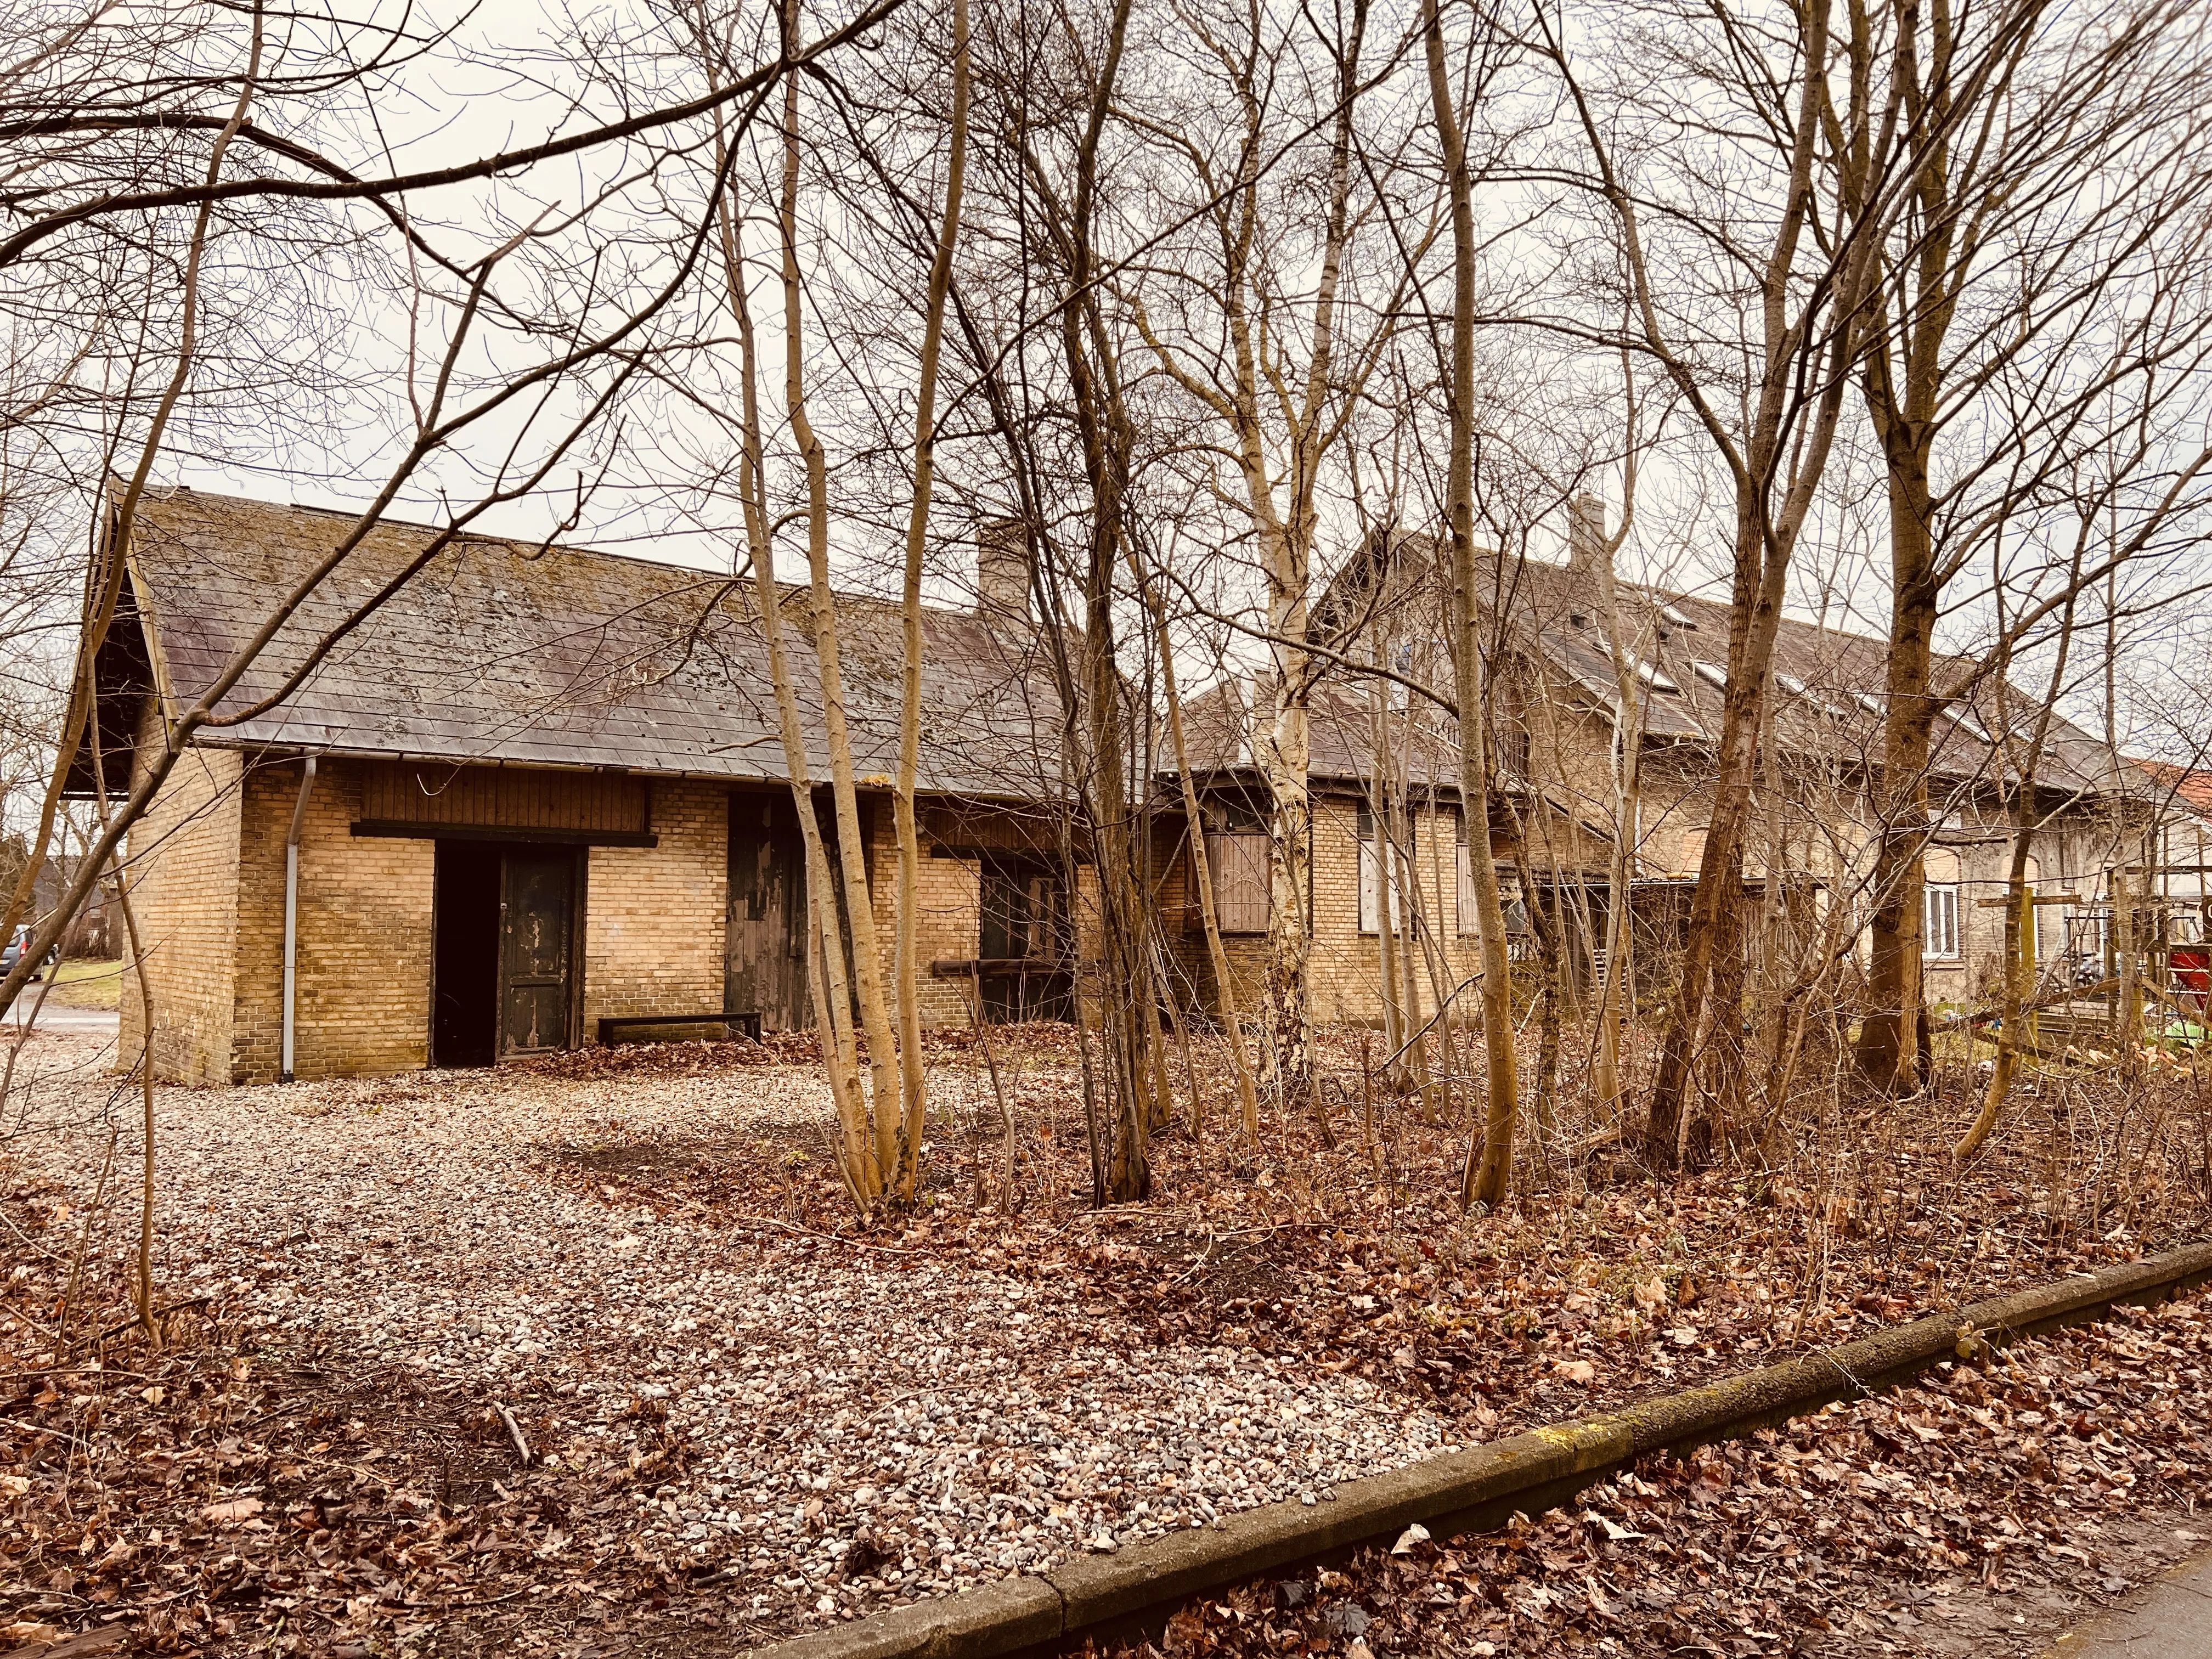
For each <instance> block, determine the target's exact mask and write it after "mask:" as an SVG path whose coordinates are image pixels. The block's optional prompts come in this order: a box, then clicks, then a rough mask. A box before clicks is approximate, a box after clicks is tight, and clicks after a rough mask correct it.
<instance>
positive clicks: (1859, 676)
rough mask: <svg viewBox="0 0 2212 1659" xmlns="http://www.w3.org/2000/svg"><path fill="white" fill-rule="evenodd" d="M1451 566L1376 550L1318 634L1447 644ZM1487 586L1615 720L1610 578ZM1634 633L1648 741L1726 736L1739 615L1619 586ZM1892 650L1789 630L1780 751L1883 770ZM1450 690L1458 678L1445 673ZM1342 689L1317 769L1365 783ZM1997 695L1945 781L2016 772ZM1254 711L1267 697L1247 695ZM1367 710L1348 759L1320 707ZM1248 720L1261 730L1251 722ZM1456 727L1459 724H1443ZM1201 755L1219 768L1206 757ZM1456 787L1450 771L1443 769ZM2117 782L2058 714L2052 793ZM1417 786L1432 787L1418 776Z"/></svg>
mask: <svg viewBox="0 0 2212 1659" xmlns="http://www.w3.org/2000/svg"><path fill="white" fill-rule="evenodd" d="M1443 556H1444V554H1443V547H1442V544H1441V543H1440V542H1439V541H1438V540H1437V538H1431V537H1428V536H1422V535H1405V534H1400V535H1395V536H1392V537H1389V538H1381V537H1378V538H1376V539H1375V540H1374V541H1371V542H1370V544H1368V545H1367V546H1366V547H1365V548H1364V549H1363V550H1361V551H1360V552H1359V553H1358V554H1357V555H1355V556H1354V557H1353V558H1352V560H1351V561H1349V562H1347V563H1346V567H1345V568H1343V569H1342V570H1340V572H1339V573H1338V574H1337V576H1336V577H1335V579H1334V580H1333V581H1332V582H1331V583H1330V585H1329V587H1328V591H1327V592H1325V593H1324V595H1323V597H1322V600H1321V602H1320V603H1319V604H1318V605H1316V607H1315V611H1314V616H1315V623H1314V627H1315V637H1316V638H1317V639H1331V640H1338V639H1342V638H1345V637H1346V636H1349V635H1356V634H1358V631H1359V630H1360V629H1361V628H1362V627H1363V625H1364V624H1365V623H1368V622H1370V620H1373V621H1383V622H1385V623H1387V624H1388V626H1389V630H1390V632H1391V634H1392V635H1393V637H1395V638H1405V637H1415V638H1419V637H1422V636H1424V635H1431V634H1432V635H1435V636H1436V643H1437V647H1438V649H1437V650H1436V651H1434V652H1432V653H1430V654H1431V656H1432V657H1434V658H1435V659H1437V663H1438V664H1439V665H1442V663H1443V653H1442V650H1441V642H1442V640H1443V635H1444V634H1445V633H1446V631H1447V630H1446V629H1445V627H1444V624H1443V618H1442V615H1441V595H1442V591H1443V589H1442V585H1441V584H1439V583H1437V581H1435V580H1433V576H1432V574H1431V573H1432V568H1433V562H1435V561H1437V560H1440V559H1442V558H1443ZM1479 579H1480V580H1481V581H1482V582H1483V585H1484V588H1485V593H1486V598H1485V601H1484V603H1485V607H1486V610H1487V611H1489V612H1490V613H1491V614H1492V615H1501V614H1502V615H1503V616H1504V617H1505V618H1506V619H1507V622H1508V627H1507V629H1506V630H1505V634H1506V638H1507V640H1508V642H1509V645H1510V647H1511V648H1513V649H1516V650H1518V651H1520V652H1522V653H1526V654H1527V656H1528V658H1530V659H1533V660H1534V661H1537V662H1539V663H1541V664H1542V665H1545V666H1546V667H1547V669H1548V670H1549V675H1548V678H1550V679H1551V680H1552V682H1553V684H1554V685H1555V686H1557V687H1559V689H1560V690H1564V691H1565V692H1566V694H1567V695H1569V696H1571V697H1573V698H1574V699H1576V700H1577V701H1579V702H1583V703H1585V704H1587V705H1588V706H1589V707H1591V708H1598V709H1605V710H1609V709H1610V708H1612V706H1613V702H1614V699H1615V684H1614V675H1613V658H1612V654H1611V652H1610V649H1609V647H1608V646H1607V639H1606V633H1605V629H1604V626H1603V624H1602V623H1601V620H1600V611H1599V604H1598V591H1597V580H1596V577H1595V574H1592V573H1590V572H1589V571H1586V570H1582V569H1577V568H1571V567H1569V566H1566V565H1556V564H1546V563H1541V562H1537V561H1534V560H1525V561H1516V562H1501V561H1499V560H1498V558H1497V557H1496V556H1495V555H1494V554H1485V555H1484V562H1483V565H1482V568H1481V569H1480V573H1479ZM1615 603H1616V605H1617V606H1618V609H1619V611H1620V623H1621V633H1622V635H1623V637H1624V641H1626V643H1627V644H1629V645H1630V646H1631V647H1632V649H1633V651H1634V653H1635V654H1636V655H1637V656H1638V658H1639V659H1640V661H1641V668H1640V670H1639V678H1640V681H1641V684H1640V687H1639V690H1640V696H1639V697H1638V702H1639V703H1640V704H1641V705H1642V707H1641V711H1640V712H1641V717H1642V720H1643V727H1644V735H1645V737H1646V738H1657V739H1662V740H1675V741H1680V742H1684V743H1689V744H1699V743H1706V742H1711V741H1713V740H1715V739H1717V738H1718V737H1719V735H1720V730H1721V718H1722V705H1723V698H1724V688H1725V685H1726V664H1727V661H1728V636H1729V607H1728V606H1727V605H1725V604H1722V603H1717V602H1716V601H1714V600H1711V599H1699V598H1696V597H1693V596H1692V595H1689V594H1682V593H1673V592H1667V591H1665V590H1663V589H1658V588H1651V587H1643V586H1636V585H1634V584H1632V583H1628V582H1620V583H1618V584H1616V587H1615ZM1886 664H1887V645H1886V644H1885V642H1884V641H1881V640H1879V639H1875V638H1873V637H1870V636H1869V635H1863V634H1854V633H1849V632H1846V631H1844V630H1843V629H1834V628H1826V627H1822V626H1820V625H1818V624H1815V623H1805V622H1799V621H1796V620H1794V619H1787V618H1785V619H1784V621H1783V622H1782V623H1781V624H1780V628H1779V630H1778V635H1777V637H1776V641H1775V653H1774V667H1775V678H1776V685H1777V690H1778V692H1779V694H1780V695H1778V696H1777V697H1776V698H1775V699H1774V702H1773V706H1772V709H1771V716H1770V718H1771V720H1772V723H1773V725H1772V729H1773V732H1774V735H1775V738H1776V741H1777V743H1778V746H1779V747H1780V748H1781V749H1782V750H1784V751H1785V752H1790V753H1793V754H1796V755H1797V756H1800V757H1814V758H1820V759H1826V760H1829V761H1832V762H1834V763H1840V764H1846V765H1863V764H1871V763H1879V761H1880V759H1881V734H1882V724H1883V701H1882V691H1883V684H1884V675H1885V668H1886ZM1971 667H1972V664H1971V663H1970V662H1968V661H1967V660H1966V659H1957V658H1953V659H1938V664H1937V668H1938V672H1939V675H1940V674H1941V673H1942V671H1944V670H1946V669H1949V670H1953V671H1959V672H1960V673H1963V672H1964V671H1966V670H1967V669H1970V668H1971ZM1440 678H1441V680H1442V681H1443V684H1444V687H1445V689H1446V690H1447V691H1448V690H1449V670H1448V668H1446V669H1443V670H1442V672H1441V674H1440ZM1334 684H1335V685H1337V686H1339V687H1341V686H1346V685H1350V686H1351V687H1352V689H1351V690H1348V691H1337V692H1334V693H1332V692H1331V690H1330V686H1331V682H1329V681H1324V683H1323V687H1322V690H1321V692H1320V693H1318V694H1317V695H1316V713H1315V718H1314V726H1315V734H1314V770H1315V773H1316V775H1345V776H1352V777H1358V776H1364V775H1366V771H1367V769H1368V768H1367V761H1366V756H1367V751H1368V744H1369V743H1370V737H1369V735H1368V734H1369V733H1370V732H1371V730H1372V726H1371V722H1370V721H1369V720H1367V718H1366V716H1365V714H1364V710H1365V708H1366V703H1367V693H1366V691H1365V690H1364V685H1361V684H1357V683H1355V682H1354V681H1352V679H1351V678H1349V677H1346V676H1343V675H1342V674H1341V673H1339V674H1338V675H1337V676H1336V678H1334ZM1996 694H1997V687H1996V682H1995V680H1994V678H1985V679H1984V680H1983V681H1982V683H1981V684H1980V686H1979V687H1978V690H1976V691H1975V693H1974V694H1973V696H1972V698H1971V699H1970V700H1968V701H1967V702H1965V703H1963V704H1954V706H1953V708H1952V709H1951V711H1950V712H1948V713H1947V714H1944V715H1943V716H1941V717H1939V718H1938V719H1937V720H1936V732H1935V769H1936V772H1937V773H1938V774H1939V775H1942V776H1945V777H1948V778H1954V779H1968V778H1976V777H1984V776H1987V777H1995V776H1996V775H1998V774H1999V772H2000V770H2001V769H2002V756H2001V754H2000V753H1999V750H2000V749H2001V748H2002V746H2003V745H2002V744H2001V743H2000V742H1999V739H1998V736H1997V734H1998V732H1999V726H1998V722H1997V715H1996V708H1997V695H1996ZM1236 695H1237V698H1238V699H1240V700H1241V701H1243V702H1249V701H1251V700H1252V698H1253V696H1255V693H1253V692H1250V691H1245V690H1239V691H1238V692H1237V694H1236ZM1332 695H1334V696H1340V697H1341V698H1343V699H1344V700H1345V701H1346V702H1347V703H1349V704H1351V705H1352V706H1354V707H1356V708H1358V709H1359V710H1360V711H1361V718H1360V720H1358V721H1356V722H1349V721H1342V720H1340V721H1337V722H1336V725H1337V726H1339V727H1340V729H1341V731H1342V732H1343V735H1344V738H1345V739H1346V741H1345V743H1344V744H1343V745H1342V746H1341V747H1340V749H1339V750H1325V747H1324V737H1323V726H1324V720H1323V715H1322V708H1323V706H1324V704H1325V703H1326V702H1328V699H1329V697H1330V696H1332ZM1224 696H1225V693H1224V691H1223V690H1222V688H1220V687H1215V688H1210V689H1209V690H1208V691H1207V692H1206V694H1204V696H1201V697H1200V698H1198V699H1194V702H1193V707H1192V712H1191V714H1190V715H1189V716H1188V719H1189V720H1191V723H1192V724H1193V725H1194V726H1198V727H1200V728H1202V729H1204V730H1205V731H1206V732H1208V733H1209V734H1213V735H1217V736H1218V735H1219V734H1220V733H1222V732H1224V731H1225V729H1226V727H1227V724H1228V713H1229V711H1228V709H1227V708H1225V707H1224V706H1222V699H1223V697H1224ZM2005 705H2006V713H2007V714H2008V715H2009V716H2010V724H2011V726H2012V727H2013V729H2014V731H2015V733H2016V734H2018V735H2017V737H2016V738H2015V744H2016V745H2017V746H2022V747H2024V744H2025V740H2026V738H2027V734H2028V733H2029V732H2032V731H2033V720H2034V717H2035V715H2036V714H2037V713H2038V712H2039V708H2040V705H2041V699H2040V698H2038V697H2035V696H2031V695H2029V694H2027V693H2026V692H2023V691H2021V690H2019V689H2018V688H2016V687H2015V688H2013V689H2012V690H2010V692H2009V693H2008V696H2007V697H2006V699H2005ZM1248 724H1249V722H1248ZM1444 724H1445V726H1446V728H1447V730H1448V729H1449V718H1448V717H1447V718H1446V720H1445V722H1444ZM1193 747H1194V750H1195V752H1194V755H1193V762H1194V767H1206V766H1209V765H1210V766H1216V767H1218V766H1228V765H1234V764H1236V762H1235V761H1234V760H1233V759H1231V758H1230V756H1229V752H1228V751H1227V750H1225V749H1224V748H1222V747H1220V746H1216V747H1215V748H1212V749H1208V748H1206V747H1205V746H1203V745H1200V744H1195V743H1194V745H1193ZM1200 757H1209V758H1208V759H1205V760H1202V759H1201V758H1200ZM1444 771H1445V773H1446V775H1447V779H1448V777H1449V771H1450V766H1449V763H1446V765H1445V767H1444ZM2109 775H2110V767H2109V765H2108V763H2106V757H2105V750H2104V747H2103V745H2102V744H2100V743H2098V742H2097V741H2096V740H2095V739H2094V738H2091V737H2090V736H2089V735H2088V734H2087V733H2086V732H2082V731H2081V729H2080V728H2078V727H2076V726H2072V725H2070V724H2069V722H2067V721H2066V720H2063V718H2058V717H2054V718H2053V720H2052V723H2051V730H2050V732H2049V734H2048V737H2047V739H2046V743H2045V752H2044V754H2043V756H2042V758H2041V760H2040V762H2039V765H2038V767H2037V778H2038V781H2039V782H2041V783H2042V784H2044V785H2045V786H2046V787H2054V788H2061V789H2077V788H2078V789H2093V788H2096V787H2100V781H2102V780H2105V779H2107V778H2108V777H2109ZM1417 776H1418V775H1417Z"/></svg>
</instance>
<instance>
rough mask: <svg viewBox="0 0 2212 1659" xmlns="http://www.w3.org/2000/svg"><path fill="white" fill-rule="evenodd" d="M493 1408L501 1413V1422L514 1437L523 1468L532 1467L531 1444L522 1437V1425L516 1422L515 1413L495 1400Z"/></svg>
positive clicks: (515, 1447) (516, 1452)
mask: <svg viewBox="0 0 2212 1659" xmlns="http://www.w3.org/2000/svg"><path fill="white" fill-rule="evenodd" d="M491 1408H492V1409H493V1410H494V1411H495V1412H497V1413H499V1420H500V1421H501V1422H502V1423H504V1424H506V1425H507V1432H508V1433H509V1434H511V1435H513V1437H514V1450H515V1454H516V1455H517V1456H519V1457H520V1458H521V1459H522V1467H523V1468H529V1467H530V1443H529V1442H528V1441H527V1440H525V1439H524V1438H523V1437H522V1425H520V1424H519V1423H517V1422H516V1421H515V1420H514V1413H513V1412H511V1411H509V1410H507V1407H504V1406H502V1405H501V1404H500V1403H499V1401H496V1400H495V1401H492V1402H491Z"/></svg>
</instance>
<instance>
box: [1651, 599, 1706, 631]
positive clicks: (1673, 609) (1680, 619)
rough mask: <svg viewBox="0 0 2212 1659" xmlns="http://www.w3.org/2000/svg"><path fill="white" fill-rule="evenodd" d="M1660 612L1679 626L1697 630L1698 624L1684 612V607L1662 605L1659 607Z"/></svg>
mask: <svg viewBox="0 0 2212 1659" xmlns="http://www.w3.org/2000/svg"><path fill="white" fill-rule="evenodd" d="M1659 614H1660V615H1661V616H1662V617H1665V618H1666V619H1667V620H1668V622H1670V623H1674V626H1675V627H1677V628H1687V629H1692V631H1695V629H1696V628H1697V626H1698V624H1697V623H1696V622H1695V621H1693V620H1692V618H1691V617H1687V616H1685V615H1684V614H1683V611H1682V607H1681V606H1680V605H1661V606H1660V607H1659Z"/></svg>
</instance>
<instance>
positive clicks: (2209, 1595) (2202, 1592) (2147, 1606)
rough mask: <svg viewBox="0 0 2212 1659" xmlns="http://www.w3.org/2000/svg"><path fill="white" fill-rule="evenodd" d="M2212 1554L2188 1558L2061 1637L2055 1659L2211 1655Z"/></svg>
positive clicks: (2175, 1658)
mask: <svg viewBox="0 0 2212 1659" xmlns="http://www.w3.org/2000/svg"><path fill="white" fill-rule="evenodd" d="M2207 1656H2212V1553H2204V1554H2200V1555H2197V1556H2195V1557H2193V1558H2192V1559H2190V1560H2187V1561H2184V1562H2183V1563H2181V1565H2179V1566H2177V1567H2175V1568H2173V1569H2172V1571H2168V1572H2166V1574H2164V1575H2163V1576H2162V1577H2157V1578H2154V1579H2153V1580H2151V1582H2150V1583H2148V1584H2145V1585H2144V1586H2143V1587H2142V1589H2139V1590H2136V1591H2135V1592H2134V1593H2133V1594H2132V1595H2130V1596H2129V1597H2128V1598H2127V1599H2126V1600H2125V1601H2122V1602H2121V1603H2120V1604H2119V1606H2118V1607H2113V1608H2112V1609H2110V1610H2109V1611H2107V1612H2106V1613H2101V1614H2100V1615H2099V1616H2098V1617H2097V1618H2096V1619H2094V1620H2092V1621H2091V1622H2089V1623H2088V1624H2086V1625H2083V1626H2081V1628H2079V1629H2078V1630H2070V1631H2069V1632H2066V1634H2065V1635H2063V1636H2062V1637H2060V1638H2058V1642H2057V1646H2055V1647H2053V1648H2052V1649H2051V1659H2207Z"/></svg>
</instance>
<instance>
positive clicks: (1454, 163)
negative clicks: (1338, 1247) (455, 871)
mask: <svg viewBox="0 0 2212 1659" xmlns="http://www.w3.org/2000/svg"><path fill="white" fill-rule="evenodd" d="M1437 4H1438V0H1425V5H1424V7H1423V10H1422V22H1423V34H1424V37H1425V46H1426V55H1427V58H1428V71H1429V102H1430V107H1431V113H1432V115H1433V117H1434V118H1435V121H1436V124H1437V138H1438V140H1439V142H1440V143H1441V145H1442V147H1443V157H1444V177H1445V182H1446V185H1447V187H1448V189H1449V193H1450V196H1451V222H1452V332H1451V362H1450V365H1449V369H1450V374H1451V396H1450V410H1451V453H1450V458H1449V464H1448V466H1447V470H1446V471H1447V480H1446V484H1445V497H1446V502H1447V506H1448V508H1449V517H1450V523H1451V565H1452V592H1451V602H1452V647H1453V650H1452V657H1453V663H1452V666H1453V670H1454V680H1455V690H1456V691H1457V694H1458V702H1459V713H1460V719H1459V745H1460V797H1461V800H1462V803H1463V807H1464V810H1465V811H1466V812H1467V815H1468V854H1469V855H1470V856H1469V859H1468V863H1469V864H1470V866H1472V868H1473V872H1474V915H1475V933H1476V938H1477V941H1478V945H1479V947H1480V954H1481V958H1482V1042H1483V1048H1484V1049H1485V1050H1486V1055H1487V1060H1488V1085H1489V1088H1488V1103H1487V1109H1486V1113H1485V1115H1484V1121H1483V1126H1482V1139H1481V1150H1480V1152H1479V1154H1478V1155H1476V1156H1475V1157H1473V1158H1469V1159H1468V1168H1467V1176H1466V1179H1465V1181H1464V1182H1463V1184H1462V1194H1461V1195H1462V1200H1463V1201H1464V1202H1467V1203H1469V1204H1474V1203H1481V1204H1487V1205H1490V1206H1492V1207H1493V1208H1495V1207H1496V1206H1498V1205H1499V1204H1501V1203H1503V1202H1504V1199H1505V1195H1506V1193H1507V1191H1508V1189H1509V1188H1510V1182H1511V1180H1512V1173H1513V1137H1514V1133H1515V1129H1516V1125H1517V1124H1518V1122H1519V1121H1520V1115H1521V1072H1520V1063H1519V1056H1518V1054H1516V1050H1515V1048H1514V1042H1513V969H1512V964H1511V962H1510V959H1509V957H1508V956H1507V953H1506V942H1505V908H1504V904H1503V903H1502V902H1500V900H1499V898H1498V866H1497V865H1496V864H1495V863H1494V862H1493V861H1492V857H1491V851H1490V770H1491V769H1490V743H1489V731H1490V721H1489V719H1488V716H1487V714H1486V710H1487V708H1488V703H1487V702H1486V698H1485V696H1484V685H1483V681H1484V678H1485V676H1484V671H1483V660H1482V630H1481V625H1480V617H1481V611H1480V601H1479V596H1478V594H1477V592H1476V585H1477V578H1476V574H1475V557H1474V276H1475V270H1474V261H1475V247H1474V180H1473V179H1472V178H1471V177H1470V175H1469V173H1468V162H1467V146H1466V143H1465V142H1464V140H1463V139H1462V136H1461V132H1460V124H1459V112H1458V110H1457V108H1456V106H1455V103H1454V100H1453V98H1452V90H1451V77H1450V74H1449V70H1447V69H1446V67H1445V63H1444V36H1443V23H1442V21H1441V20H1440V19H1439V17H1438V15H1437Z"/></svg>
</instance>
